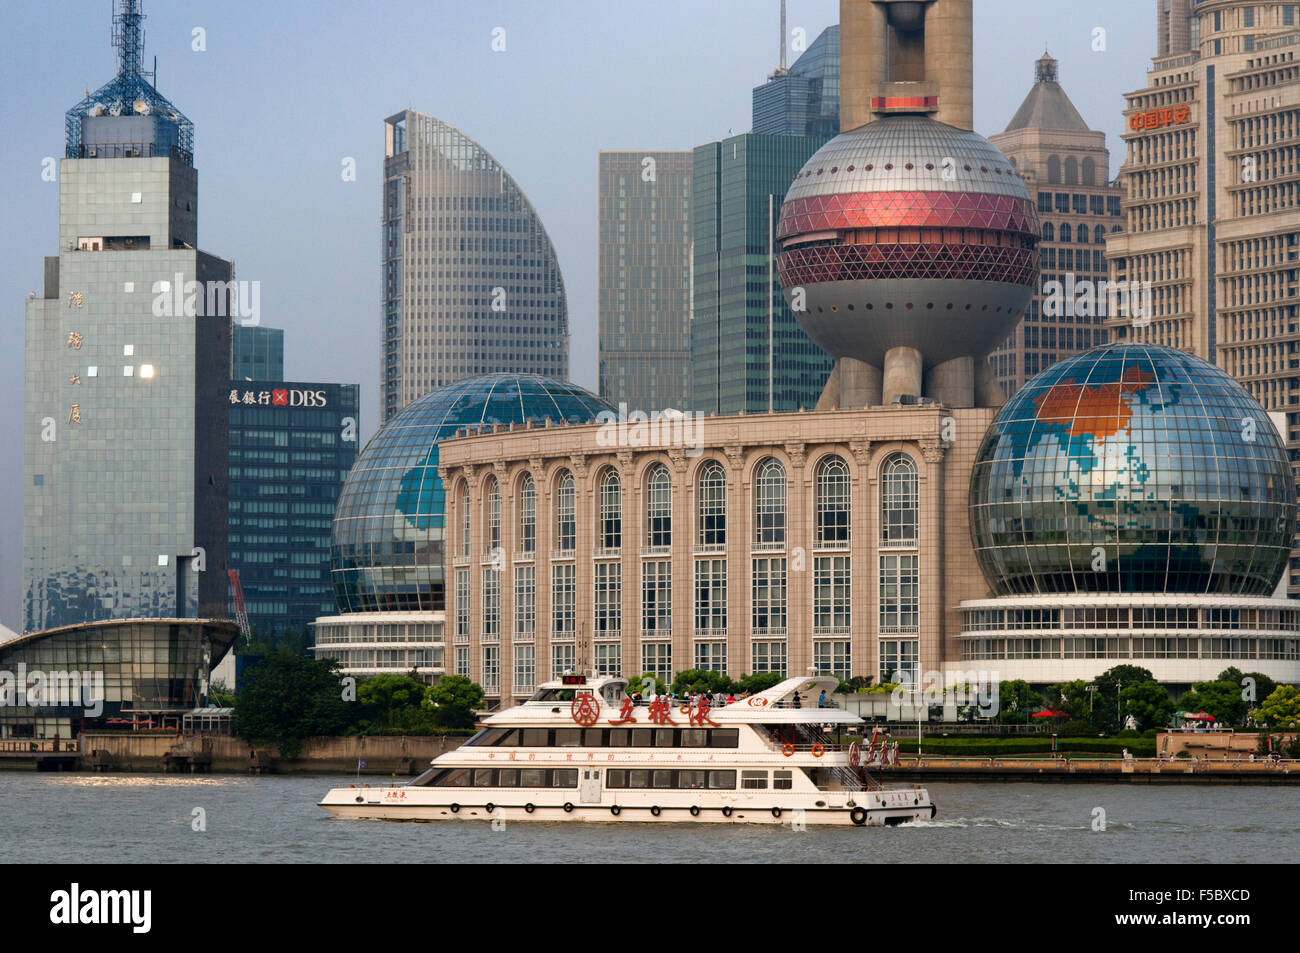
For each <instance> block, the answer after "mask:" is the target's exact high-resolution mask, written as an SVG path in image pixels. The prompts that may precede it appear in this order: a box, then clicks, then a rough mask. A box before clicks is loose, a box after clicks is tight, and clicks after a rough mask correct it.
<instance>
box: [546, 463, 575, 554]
mask: <svg viewBox="0 0 1300 953" xmlns="http://www.w3.org/2000/svg"><path fill="white" fill-rule="evenodd" d="M577 544H578V521H577V508H576V506H575V503H574V490H573V474H572V473H570V472H569V471H568V470H564V471H562V472H561V473H560V479H559V480H558V481H557V482H556V485H555V545H554V546H553V547H552V549H554V550H556V551H557V552H562V553H571V552H573V550H574V548H575V547H576V546H577Z"/></svg>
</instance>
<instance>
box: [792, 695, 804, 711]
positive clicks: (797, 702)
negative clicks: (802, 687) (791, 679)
mask: <svg viewBox="0 0 1300 953" xmlns="http://www.w3.org/2000/svg"><path fill="white" fill-rule="evenodd" d="M794 707H795V708H802V707H803V699H802V698H800V697H799V693H798V692H797V691H796V692H795V693H794Z"/></svg>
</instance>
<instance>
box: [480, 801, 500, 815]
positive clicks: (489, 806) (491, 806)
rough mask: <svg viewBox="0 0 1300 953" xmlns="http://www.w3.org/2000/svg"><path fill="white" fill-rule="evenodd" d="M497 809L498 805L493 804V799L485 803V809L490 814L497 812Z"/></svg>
mask: <svg viewBox="0 0 1300 953" xmlns="http://www.w3.org/2000/svg"><path fill="white" fill-rule="evenodd" d="M496 809H497V806H496V805H495V804H493V803H492V802H491V801H488V802H487V803H486V804H484V805H483V810H485V811H487V812H488V813H489V814H494V813H496Z"/></svg>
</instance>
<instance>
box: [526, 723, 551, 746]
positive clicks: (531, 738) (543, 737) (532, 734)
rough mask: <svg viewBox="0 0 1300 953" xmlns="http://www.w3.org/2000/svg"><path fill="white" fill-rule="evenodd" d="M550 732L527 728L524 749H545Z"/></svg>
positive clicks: (542, 729) (543, 729)
mask: <svg viewBox="0 0 1300 953" xmlns="http://www.w3.org/2000/svg"><path fill="white" fill-rule="evenodd" d="M549 734H550V732H549V731H548V730H547V729H545V728H525V729H524V741H523V747H525V748H545V747H546V742H547V741H548V737H547V736H548V735H549Z"/></svg>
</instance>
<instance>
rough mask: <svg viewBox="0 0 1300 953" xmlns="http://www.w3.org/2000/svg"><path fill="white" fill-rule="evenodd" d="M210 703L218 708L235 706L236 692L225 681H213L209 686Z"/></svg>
mask: <svg viewBox="0 0 1300 953" xmlns="http://www.w3.org/2000/svg"><path fill="white" fill-rule="evenodd" d="M208 704H209V705H216V706H217V707H218V708H234V707H235V693H234V692H232V691H231V690H230V687H229V686H228V685H226V683H225V682H213V683H212V684H211V685H209V686H208Z"/></svg>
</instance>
